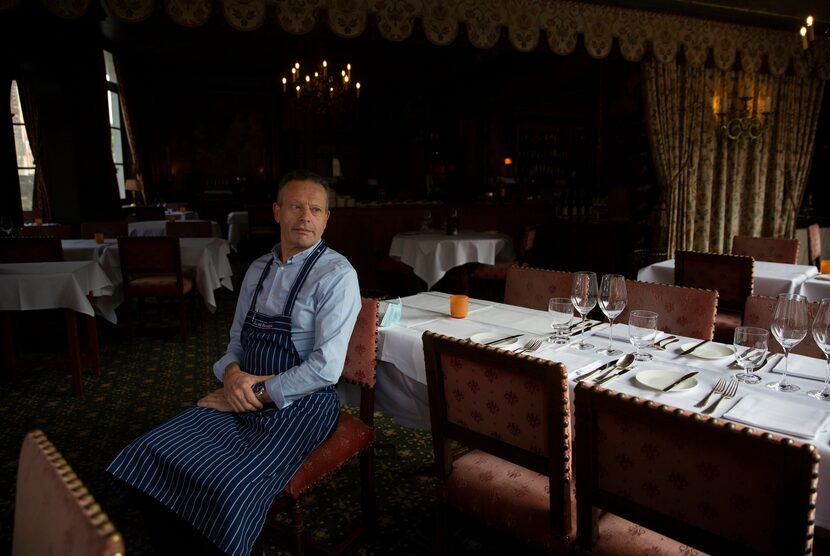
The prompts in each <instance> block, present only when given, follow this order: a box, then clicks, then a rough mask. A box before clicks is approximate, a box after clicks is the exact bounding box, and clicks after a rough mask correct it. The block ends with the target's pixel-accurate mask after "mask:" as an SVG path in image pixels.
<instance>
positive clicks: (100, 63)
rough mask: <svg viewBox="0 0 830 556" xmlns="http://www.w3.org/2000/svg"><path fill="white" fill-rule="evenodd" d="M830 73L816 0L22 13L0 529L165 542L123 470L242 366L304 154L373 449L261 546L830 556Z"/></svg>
mask: <svg viewBox="0 0 830 556" xmlns="http://www.w3.org/2000/svg"><path fill="white" fill-rule="evenodd" d="M829 78H830V5H828V3H827V2H825V1H822V0H792V1H790V2H778V1H765V2H759V1H752V0H711V1H708V2H689V1H686V0H663V1H656V0H630V1H620V0H573V1H570V0H569V1H566V0H545V1H544V2H530V1H524V0H488V1H481V2H479V1H473V0H447V1H443V0H394V1H385V2H384V1H359V2H350V1H345V0H313V1H312V0H309V1H295V0H164V1H162V0H135V1H131V2H124V1H121V0H86V1H82V2H60V1H55V0H0V90H2V91H4V93H3V94H6V92H8V95H9V101H10V104H9V106H10V116H9V117H8V118H5V119H4V123H3V124H2V126H0V176H2V177H0V336H1V337H0V352H1V353H2V358H1V359H0V417H2V421H3V423H4V424H5V425H6V426H4V427H3V431H2V432H0V466H2V469H3V472H2V473H0V553H14V554H32V553H39V552H40V551H41V550H46V548H43V547H47V546H48V547H50V548H49V549H50V550H54V551H56V552H57V553H78V554H81V553H88V552H90V551H92V550H94V551H99V552H101V553H105V554H115V553H121V552H126V553H129V554H151V553H155V552H156V551H157V549H158V545H157V543H155V544H154V540H153V537H154V535H153V534H152V531H151V529H152V526H150V525H148V524H146V523H145V520H144V518H145V516H144V515H143V513H142V512H141V508H140V507H139V505H138V504H136V503H135V499H134V497H133V496H132V495H131V493H130V492H125V491H124V489H123V486H122V485H119V484H117V482H116V481H113V480H112V477H111V476H110V475H109V474H108V473H107V471H106V470H107V466H108V464H109V463H110V462H111V461H112V460H113V458H115V457H116V455H117V454H118V453H119V451H120V450H121V449H122V448H124V447H125V446H126V445H128V444H129V443H130V442H131V441H132V440H134V439H135V438H137V437H139V436H141V435H143V434H145V433H147V432H149V431H151V430H153V429H154V428H155V427H157V426H158V425H159V424H161V423H163V422H165V421H167V420H168V419H169V418H171V417H173V416H174V415H176V414H178V413H180V412H181V411H183V410H186V409H187V408H189V407H191V406H193V405H194V404H195V403H196V402H197V401H198V400H200V399H202V398H203V397H204V396H206V395H208V394H209V393H210V392H212V391H214V390H216V388H219V387H222V386H223V384H222V383H221V382H218V381H217V377H216V376H214V372H213V370H212V369H213V365H214V363H216V362H217V361H218V360H220V358H222V357H223V355H225V353H226V349H229V337H230V336H229V334H232V333H233V329H234V328H233V327H234V323H235V322H236V319H237V317H238V313H239V312H240V311H241V312H242V313H244V310H245V309H247V308H248V307H247V306H246V307H244V308H243V309H238V308H237V300H238V299H239V298H244V295H241V294H240V292H244V291H245V283H246V282H247V279H246V278H245V277H246V272H247V271H248V269H249V267H251V266H252V263H254V261H256V260H257V259H258V258H259V257H262V256H264V255H266V254H270V253H273V256H271V258H272V259H274V260H279V256H280V249H279V243H278V242H280V241H281V238H282V239H283V240H284V238H285V237H286V236H285V232H286V229H285V228H283V229H281V228H280V223H279V215H280V214H281V211H284V210H285V206H284V205H281V201H282V199H281V198H278V188H279V187H280V182H281V180H282V179H283V177H284V176H286V175H288V174H289V173H290V172H292V171H295V170H302V171H304V172H309V174H308V175H310V176H312V181H314V180H316V179H318V178H319V179H320V180H321V181H322V182H325V184H326V188H325V198H326V207H325V211H326V214H327V220H326V221H325V226H324V228H325V231H324V233H323V236H322V238H323V240H324V241H325V244H324V245H325V248H326V249H330V250H333V251H336V252H337V253H339V254H341V255H343V256H344V257H345V259H347V260H348V262H349V263H350V264H351V266H352V267H353V268H354V271H355V272H356V275H357V278H358V282H359V287H360V295H361V297H362V298H363V299H364V306H369V305H371V303H374V302H371V303H370V300H372V299H376V300H378V305H377V306H378V316H377V319H371V320H376V322H372V323H369V324H368V325H367V324H366V323H363V324H364V328H365V327H366V326H368V328H366V329H365V330H363V331H361V332H354V333H353V335H352V336H351V338H352V340H351V343H350V344H349V348H348V349H349V350H351V351H350V352H349V354H348V355H347V356H346V363H345V366H346V369H347V371H344V373H343V377H342V379H341V381H340V383H339V384H338V387H337V388H338V394H339V396H340V401H341V404H342V406H343V411H345V412H347V413H348V414H349V415H351V416H353V417H354V419H350V418H348V417H341V421H340V425H342V426H348V427H352V428H350V429H349V432H351V433H354V434H357V433H358V432H361V431H362V434H364V435H369V436H364V437H363V440H362V441H363V442H365V446H363V449H362V450H360V455H354V457H350V458H348V462H347V463H345V464H343V465H340V464H339V463H338V464H336V465H335V463H334V460H335V459H336V458H337V457H340V455H341V453H340V452H337V450H336V449H335V448H330V445H329V444H325V445H324V446H325V454H326V456H325V457H328V461H327V462H326V465H331V466H332V469H331V470H329V471H331V472H330V473H329V471H326V472H325V473H323V475H324V477H323V478H322V479H321V480H320V481H314V483H315V484H314V486H309V485H310V480H308V477H309V475H308V473H310V471H309V468H308V467H306V468H302V467H301V470H300V471H299V472H298V474H297V476H295V478H294V480H293V481H292V482H291V483H289V485H288V486H286V489H285V491H284V492H281V493H278V495H277V496H276V497H275V498H274V503H273V505H272V506H271V508H270V511H268V512H267V515H266V510H268V508H267V507H266V508H262V520H263V524H259V522H257V523H255V524H254V525H252V527H255V528H257V527H260V526H261V528H262V533H261V534H260V535H259V537H258V539H259V540H258V543H257V544H256V545H255V546H256V547H257V550H260V549H261V550H262V551H264V553H265V554H283V553H297V552H298V549H297V546H301V544H297V543H299V542H300V540H299V539H302V540H303V542H306V541H307V542H308V543H309V547H310V549H312V550H316V549H321V550H323V551H326V552H331V551H335V552H338V551H339V552H345V553H349V554H387V553H389V552H390V551H393V550H394V551H397V552H400V553H403V554H432V553H435V552H449V553H458V554H467V553H469V554H473V553H475V554H482V553H483V554H501V553H505V552H507V551H508V550H512V551H515V550H522V551H523V552H524V551H526V552H530V553H536V552H539V553H542V552H547V553H550V552H554V553H569V552H574V551H584V552H590V551H598V552H601V553H631V554H642V553H647V552H652V553H668V552H670V551H678V550H680V551H686V550H688V551H689V553H693V552H695V551H697V552H700V553H715V554H718V553H744V552H746V553H770V554H775V553H779V554H780V553H790V552H792V553H794V552H795V550H798V551H802V550H804V551H812V552H813V553H816V554H830V486H828V485H830V481H827V480H824V477H823V475H826V474H827V473H830V471H828V472H824V471H823V469H824V467H825V466H828V465H830V463H828V462H830V403H828V401H827V400H828V399H830V316H828V313H830V187H828V184H830V92H828V91H827V88H826V83H827V80H828V79H829ZM303 175H305V174H303ZM315 183H316V182H315ZM282 214H285V213H284V212H282ZM284 222H285V220H283V223H284ZM321 245H322V244H321ZM135 253H138V255H136V254H135ZM254 266H256V265H255V264H254ZM136 268H137V269H136ZM307 303H311V302H310V301H307ZM314 303H317V301H314ZM371 306H372V307H374V305H371ZM364 320H365V319H364ZM237 333H238V332H237ZM316 333H317V334H318V335H319V334H321V332H320V330H319V329H317V331H316ZM367 338H371V339H372V341H369V340H367ZM367 342H368V344H367ZM366 345H370V346H374V347H373V348H372V349H371V350H372V351H373V352H374V357H373V358H369V361H371V363H369V366H370V369H368V370H367V369H363V370H361V371H359V372H356V371H355V369H354V368H353V367H354V365H355V364H356V363H355V361H357V359H356V355H355V354H357V353H359V352H360V353H361V354H362V355H365V354H363V353H362V351H361V350H362V349H363V348H364V347H365V346H366ZM366 349H370V348H366ZM367 372H368V373H369V374H368V375H366V374H365V373H367ZM355 373H356V374H355ZM355 376H356V377H357V379H355V378H354V377H355ZM356 383H358V384H364V386H366V388H367V389H368V392H364V395H363V397H361V395H360V387H359V386H358V384H356ZM551 391H556V392H558V393H559V394H562V393H563V392H564V393H565V395H563V396H560V395H559V394H557V395H556V396H552V395H550V394H549V392H551ZM554 398H555V399H554ZM367 404H368V405H367ZM580 404H582V405H581V406H580ZM287 407H290V405H289V406H287ZM606 412H607V413H606ZM367 414H368V416H367ZM606 415H607V416H606ZM540 420H542V421H543V422H544V426H539V423H540ZM358 421H360V422H362V423H364V424H365V430H363V429H362V428H361V427H363V425H360V424H359V423H358ZM650 422H653V423H654V430H653V431H652V434H653V436H651V438H649V430H648V426H646V425H645V424H644V423H650ZM356 423H358V424H356ZM354 427H357V429H359V430H355V428H354ZM583 427H584V428H583ZM675 429H676V430H677V431H678V432H677V434H678V438H679V439H680V440H679V441H687V442H688V445H689V446H710V447H711V450H712V451H711V455H710V459H709V460H706V458H701V460H700V461H699V462H698V464H697V467H695V466H694V465H692V463H690V462H691V461H692V460H693V459H694V457H696V456H693V455H689V453H687V451H683V452H682V453H685V454H686V455H685V456H678V455H676V454H675V455H671V454H667V453H666V452H667V451H668V449H667V448H665V447H667V446H671V445H672V442H673V440H672V439H671V437H670V435H669V436H666V437H664V436H662V431H671V430H675ZM338 431H340V429H338ZM626 431H629V432H630V438H629V437H628V436H627V433H626ZM367 438H368V440H367ZM583 438H584V439H585V442H584V443H582V444H580V440H581V439H583ZM332 444H335V443H334V442H332ZM35 445H37V447H38V449H39V450H42V451H43V452H44V453H45V454H46V459H47V460H48V461H50V462H51V463H49V464H48V465H47V464H43V465H46V467H44V468H43V469H47V468H48V469H49V470H50V471H49V472H50V473H57V475H58V476H59V477H58V479H57V480H56V481H57V482H56V483H55V484H56V485H59V487H58V486H54V485H53V484H52V482H51V479H50V480H45V479H43V480H41V479H39V477H40V478H42V477H43V476H45V475H44V473H46V471H42V472H40V471H39V472H38V473H40V474H37V473H35V472H34V471H33V470H34V469H36V467H35V466H36V465H41V463H34V462H33V463H26V464H25V465H24V462H32V461H33V460H32V458H33V457H35V456H34V454H35V452H33V451H32V450H34V447H33V446H35ZM330 450H331V451H330ZM678 453H681V452H678ZM332 454H336V455H332ZM609 454H614V456H613V457H612V456H611V455H609ZM317 455H318V456H319V457H320V458H324V456H320V455H319V454H317ZM735 458H738V459H741V458H746V459H747V460H749V459H752V460H757V461H759V462H760V461H761V460H764V463H765V464H766V465H768V467H763V466H762V465H761V463H757V464H752V465H750V464H748V463H747V465H746V466H745V467H744V469H743V472H742V473H743V474H742V475H740V477H737V478H736V479H735V480H734V481H731V480H725V479H723V477H715V475H711V474H712V473H714V474H717V473H719V469H722V470H723V472H726V471H725V470H727V469H731V467H730V465H731V463H730V462H733V461H736V460H735ZM681 460H682V461H681ZM34 461H36V459H35V460H34ZM776 462H780V463H776ZM312 464H314V465H316V464H317V460H313V462H312V463H310V464H309V466H311V465H312ZM775 465H781V466H787V468H788V469H790V470H791V471H787V472H785V471H784V470H783V468H775V467H774V466H775ZM27 466H28V467H27ZM50 466H51V467H50ZM631 466H635V467H636V469H635V468H632V467H631ZM637 466H639V467H637ZM719 466H720V467H719ZM37 469H40V468H37ZM737 469H740V466H738V467H737ZM304 473H305V474H304ZM707 473H710V475H708V480H707ZM736 473H737V471H736ZM771 474H772V475H775V474H778V475H787V479H786V480H783V479H782V482H781V484H780V488H778V489H775V488H772V487H770V488H768V489H757V488H755V489H753V484H755V485H758V484H759V482H762V481H767V479H768V478H769V476H770V475H771ZM367 475H369V477H368V478H367ZM626 477H630V483H631V484H630V487H631V488H630V489H629V488H623V487H622V486H614V485H616V484H617V481H618V480H621V482H620V484H624V483H625V482H626ZM369 478H371V480H368V479H369ZM307 480H308V481H309V482H304V481H307ZM580 481H582V482H581V483H580ZM638 481H639V482H638ZM753 481H754V483H753ZM766 484H767V483H766V482H763V485H766ZM297 485H299V486H297ZM367 485H369V486H368V487H367ZM682 485H687V486H691V487H692V488H685V487H682ZM715 485H720V486H719V487H717V488H716V487H715ZM724 485H727V486H724ZM193 488H198V487H195V486H194V487H193ZM725 488H729V489H733V490H732V491H730V494H731V497H730V496H723V497H720V496H719V494H721V493H722V492H721V491H723V490H724V489H725ZM38 489H40V490H41V491H43V492H42V493H39V492H38ZM55 489H58V490H60V492H58V490H55ZM79 489H83V491H81V490H79ZM292 489H296V490H292ZM710 489H713V490H711V491H710ZM690 490H696V491H697V492H696V493H690V492H689V491H690ZM716 490H717V491H718V492H715V491H716ZM758 490H764V493H763V494H758V493H757V492H755V491H758ZM67 493H69V494H67ZM706 493H709V494H710V496H709V495H707V494H706ZM87 495H88V496H89V498H86V496H87ZM300 495H302V498H300ZM39 496H41V497H43V498H42V499H43V500H51V501H55V502H53V503H47V504H46V505H45V506H44V507H43V508H40V509H38V506H37V505H36V501H37V500H39V498H38V497H39ZM61 496H69V497H70V498H71V500H70V501H71V503H69V502H66V503H65V505H63V506H60V510H59V513H58V514H56V515H58V517H57V518H55V519H54V520H51V519H50V520H40V519H38V516H39V515H41V514H43V513H44V512H46V511H47V510H48V511H58V509H57V508H58V505H57V502H56V501H57V500H59V499H60V500H64V499H63V498H60V497H61ZM706 496H709V498H706ZM291 499H296V500H301V501H302V504H301V506H302V507H304V511H303V514H302V518H300V517H299V515H300V514H299V513H298V511H297V510H296V507H295V510H294V511H293V513H292V511H290V510H288V511H285V508H284V507H283V503H286V504H287V501H290V500H291ZM67 500H69V499H67ZM750 505H756V506H757V507H759V508H763V509H764V511H768V512H769V514H768V515H767V516H765V517H766V518H765V519H764V520H760V518H759V523H765V524H768V527H767V529H769V530H770V531H771V532H770V534H769V535H768V536H766V537H762V536H761V535H757V536H756V538H754V539H753V538H750V536H751V535H746V534H744V533H745V530H747V528H749V529H751V528H752V527H751V526H752V515H751V514H752V511H751V510H750V509H748V508H749V506H750ZM50 506H51V507H50ZM285 507H288V506H287V505H286V506H285ZM774 508H780V509H774ZM79 509H80V512H79V513H78V515H77V516H76V517H71V518H70V517H68V514H69V513H72V512H78V510H79ZM592 509H593V510H599V511H597V512H594V513H592V511H591V510H592ZM60 512H64V513H60ZM43 515H45V514H43ZM50 515H51V514H50ZM101 516H103V517H101ZM64 518H66V519H64ZM76 518H77V519H76ZM776 520H778V522H779V525H780V526H775V525H774V524H775V523H776ZM44 521H49V522H48V523H47V522H44ZM62 528H63V529H62ZM83 528H87V529H88V531H87V532H86V533H84V534H83V535H87V536H83V535H81V533H80V531H81V530H82V529H83ZM765 530H766V529H765ZM632 531H637V532H638V533H637V534H633V533H632ZM73 534H76V535H75V536H73ZM69 537H73V538H72V540H71V542H70V541H68V540H66V539H68V538H69ZM80 538H83V539H86V540H85V541H83V542H85V543H86V548H77V551H76V547H77V546H80V545H82V544H83V542H79V541H78V539H80ZM62 539H63V540H62ZM615 539H616V540H615ZM612 541H613V542H612ZM38 547H40V548H38ZM335 549H336V550H335ZM193 550H194V553H200V554H214V553H219V552H217V551H218V550H219V549H218V548H217V547H216V546H213V545H211V543H210V542H209V541H207V540H204V542H203V544H200V545H199V546H194V547H193Z"/></svg>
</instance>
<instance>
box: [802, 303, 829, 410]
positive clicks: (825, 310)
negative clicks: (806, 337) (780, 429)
mask: <svg viewBox="0 0 830 556" xmlns="http://www.w3.org/2000/svg"><path fill="white" fill-rule="evenodd" d="M813 339H814V340H815V341H816V345H817V346H818V347H819V349H821V351H823V352H824V358H825V359H826V360H827V376H826V377H825V378H824V388H822V389H821V390H810V391H809V392H807V395H808V396H811V397H813V398H815V399H817V400H822V401H825V402H826V401H828V400H830V297H828V298H824V299H822V300H821V304H820V305H819V307H818V313H816V318H815V319H813Z"/></svg>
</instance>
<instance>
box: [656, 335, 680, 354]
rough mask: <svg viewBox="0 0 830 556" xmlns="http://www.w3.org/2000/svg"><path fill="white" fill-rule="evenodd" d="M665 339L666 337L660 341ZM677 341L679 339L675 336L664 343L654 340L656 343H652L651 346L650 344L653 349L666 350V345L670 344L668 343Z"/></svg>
mask: <svg viewBox="0 0 830 556" xmlns="http://www.w3.org/2000/svg"><path fill="white" fill-rule="evenodd" d="M666 340H668V338H663V339H662V340H660V342H664V341H666ZM679 341H680V340H678V339H677V338H672V339H671V340H669V341H668V342H666V343H665V344H661V343H660V342H656V343H654V344H652V346H651V347H652V348H653V349H659V350H661V351H666V346H668V345H670V344H673V343H675V342H679Z"/></svg>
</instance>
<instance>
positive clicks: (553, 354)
mask: <svg viewBox="0 0 830 556" xmlns="http://www.w3.org/2000/svg"><path fill="white" fill-rule="evenodd" d="M561 347H562V346H561V345H556V344H547V345H543V346H542V348H541V349H539V351H536V352H535V353H528V354H527V355H532V356H534V357H538V358H539V359H545V360H547V361H557V362H559V363H564V364H565V368H566V369H568V375H571V376H573V374H574V373H576V372H579V371H589V370H591V369H596V368H597V367H599V366H600V365H601V364H602V363H605V360H604V359H599V358H598V356H596V355H594V354H584V353H580V352H577V351H574V350H564V349H559V348H561Z"/></svg>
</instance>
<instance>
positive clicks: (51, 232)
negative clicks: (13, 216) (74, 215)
mask: <svg viewBox="0 0 830 556" xmlns="http://www.w3.org/2000/svg"><path fill="white" fill-rule="evenodd" d="M19 234H20V237H56V238H59V239H71V238H72V226H70V225H69V224H43V225H41V226H23V227H21V228H20V229H19Z"/></svg>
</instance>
